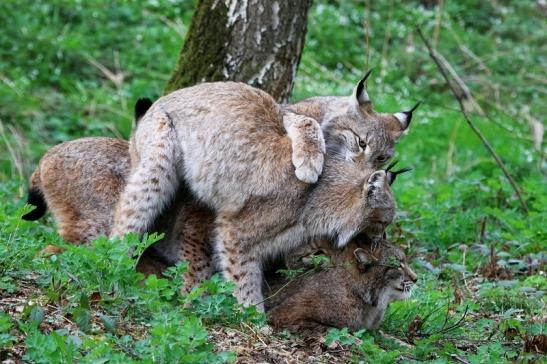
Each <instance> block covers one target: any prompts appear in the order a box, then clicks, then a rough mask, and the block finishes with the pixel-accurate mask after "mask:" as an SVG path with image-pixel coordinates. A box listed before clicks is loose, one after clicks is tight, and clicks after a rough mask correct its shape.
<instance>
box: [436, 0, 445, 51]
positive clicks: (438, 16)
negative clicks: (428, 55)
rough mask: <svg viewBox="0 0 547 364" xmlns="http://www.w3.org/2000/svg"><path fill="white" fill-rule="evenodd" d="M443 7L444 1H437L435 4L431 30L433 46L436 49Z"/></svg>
mask: <svg viewBox="0 0 547 364" xmlns="http://www.w3.org/2000/svg"><path fill="white" fill-rule="evenodd" d="M443 5H444V1H443V0H439V3H438V4H437V14H435V28H434V30H433V46H434V47H435V48H437V45H438V44H439V34H440V33H441V21H442V17H443V16H442V15H443V10H444V9H443Z"/></svg>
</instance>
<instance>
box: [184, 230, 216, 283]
mask: <svg viewBox="0 0 547 364" xmlns="http://www.w3.org/2000/svg"><path fill="white" fill-rule="evenodd" d="M181 248H182V249H181V259H182V260H185V261H186V262H188V271H187V272H186V274H185V275H184V287H183V289H182V291H183V293H187V292H189V291H190V290H191V289H192V288H193V287H194V286H196V285H198V284H200V283H201V282H203V281H205V280H207V279H209V278H211V276H212V275H213V274H214V272H215V269H214V264H213V258H212V256H211V251H210V249H209V246H208V245H207V242H205V241H199V240H196V239H194V237H191V236H190V237H185V239H184V241H183V243H182V247H181Z"/></svg>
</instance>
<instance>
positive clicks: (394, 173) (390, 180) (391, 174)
mask: <svg viewBox="0 0 547 364" xmlns="http://www.w3.org/2000/svg"><path fill="white" fill-rule="evenodd" d="M386 171H387V174H386V175H387V182H388V183H389V185H390V186H391V185H392V184H393V182H395V178H397V175H399V174H401V173H406V172H409V171H412V168H402V169H399V170H398V171H390V170H388V169H386Z"/></svg>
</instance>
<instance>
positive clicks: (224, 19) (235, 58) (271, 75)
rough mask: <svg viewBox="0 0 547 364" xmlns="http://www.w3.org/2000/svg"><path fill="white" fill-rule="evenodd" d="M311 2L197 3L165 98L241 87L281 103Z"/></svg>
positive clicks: (296, 61)
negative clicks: (204, 88)
mask: <svg viewBox="0 0 547 364" xmlns="http://www.w3.org/2000/svg"><path fill="white" fill-rule="evenodd" d="M311 3H312V0H200V1H199V2H198V4H197V7H196V10H195V13H194V16H193V18H192V24H191V25H190V29H189V30H188V34H187V36H186V40H185V42H184V46H183V48H182V50H181V52H180V55H179V60H178V63H177V66H176V68H175V70H174V72H173V74H172V76H171V78H170V80H169V82H168V83H167V87H166V90H165V91H166V92H171V91H173V90H176V89H179V88H183V87H187V86H191V85H194V84H197V83H200V82H204V81H228V80H231V81H240V82H245V83H248V84H250V85H252V86H255V87H258V88H260V89H262V90H264V91H266V92H268V93H269V94H270V95H272V96H273V97H274V98H275V99H276V100H277V101H279V102H286V101H287V99H288V98H289V96H290V93H291V91H292V87H293V80H294V77H295V75H296V70H297V68H298V64H299V62H300V55H301V54H302V48H303V46H304V38H305V35H306V24H307V16H308V10H309V8H310V6H311Z"/></svg>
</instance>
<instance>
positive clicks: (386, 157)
mask: <svg viewBox="0 0 547 364" xmlns="http://www.w3.org/2000/svg"><path fill="white" fill-rule="evenodd" d="M388 159H389V157H388V156H387V155H381V156H379V157H378V158H376V160H377V161H378V162H380V163H385V162H387V160H388Z"/></svg>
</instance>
